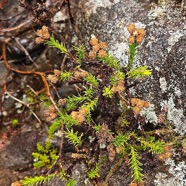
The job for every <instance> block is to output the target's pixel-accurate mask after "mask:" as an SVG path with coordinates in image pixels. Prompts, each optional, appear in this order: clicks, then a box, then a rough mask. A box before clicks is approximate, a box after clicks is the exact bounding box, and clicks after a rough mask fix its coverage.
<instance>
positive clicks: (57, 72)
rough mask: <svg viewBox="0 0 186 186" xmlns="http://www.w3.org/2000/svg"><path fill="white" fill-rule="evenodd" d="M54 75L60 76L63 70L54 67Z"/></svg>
mask: <svg viewBox="0 0 186 186" xmlns="http://www.w3.org/2000/svg"><path fill="white" fill-rule="evenodd" d="M54 75H55V76H58V77H59V76H60V75H61V71H60V70H58V69H54Z"/></svg>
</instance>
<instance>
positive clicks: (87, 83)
mask: <svg viewBox="0 0 186 186" xmlns="http://www.w3.org/2000/svg"><path fill="white" fill-rule="evenodd" d="M133 29H134V27H133V26H131V27H130V28H129V32H130V33H131V34H133V32H134V31H133ZM137 33H138V37H137V36H136V35H132V36H131V38H130V44H129V50H128V64H127V66H126V67H121V66H120V64H119V61H118V60H117V59H116V58H115V57H114V56H112V55H111V54H109V53H108V52H106V51H105V49H106V44H105V43H104V42H101V43H99V42H98V40H97V39H96V38H95V37H94V38H92V39H91V42H90V43H91V45H92V47H93V50H92V51H90V52H89V55H87V54H86V51H85V48H84V46H83V45H81V46H79V47H74V49H75V57H74V56H73V55H72V54H71V53H70V52H69V51H68V50H67V48H66V47H65V45H64V44H62V43H60V42H59V41H57V40H56V39H55V38H54V36H53V35H52V36H51V37H50V38H49V40H48V41H47V42H45V43H46V44H47V45H48V46H50V47H53V48H57V49H59V50H60V51H61V52H62V53H64V54H65V55H67V56H68V57H69V59H70V60H69V63H70V64H69V66H71V69H70V70H66V71H65V70H64V71H62V72H61V73H60V80H58V84H60V83H62V84H63V83H66V84H69V85H70V84H73V85H74V87H75V88H76V92H75V93H74V94H73V95H72V96H68V95H67V96H66V97H65V98H64V99H60V100H58V99H57V98H56V100H55V102H53V103H52V104H53V107H51V105H50V110H49V112H50V114H48V112H46V113H47V114H46V119H47V117H48V115H50V117H51V113H53V114H54V117H52V119H51V118H50V120H49V121H50V125H49V127H48V139H47V140H46V143H45V146H42V145H41V144H39V143H38V144H37V151H38V152H34V153H33V157H34V160H35V162H34V167H36V168H44V167H46V168H48V169H50V170H51V171H53V169H54V168H56V167H60V166H61V162H60V160H61V159H65V158H66V160H67V162H68V163H69V164H71V161H70V160H69V161H68V158H67V157H66V154H65V153H64V152H65V150H66V151H68V150H67V149H68V148H66V147H65V145H64V141H65V143H66V144H68V146H70V148H72V149H73V150H71V151H72V152H73V151H75V152H76V154H77V155H78V156H77V157H80V158H82V157H83V158H85V159H86V162H90V160H92V159H93V157H94V156H99V154H100V151H104V150H105V151H106V152H107V155H108V159H107V161H109V160H110V161H111V162H112V161H113V160H114V159H119V160H118V161H117V162H116V164H114V165H113V167H112V168H111V171H110V172H109V173H108V175H107V176H106V182H107V181H108V179H109V177H110V176H111V175H112V173H113V172H114V171H115V170H116V168H117V167H118V166H119V165H121V163H122V162H123V161H124V159H125V158H127V157H129V165H130V168H131V171H132V178H133V181H135V182H141V181H142V180H143V169H142V163H141V162H140V159H141V157H140V153H141V152H143V151H145V152H147V153H152V154H161V153H163V152H164V148H165V145H166V143H165V142H164V141H163V139H161V138H160V137H159V136H157V135H156V133H155V132H154V131H153V130H152V131H151V132H146V131H145V129H143V130H140V129H139V127H138V126H139V125H140V126H142V127H143V125H145V123H142V121H145V120H144V118H143V116H142V115H140V112H141V110H142V109H144V108H148V107H149V103H148V102H146V101H144V100H141V99H138V98H132V97H131V95H130V88H134V85H135V83H136V84H137V83H138V81H136V80H137V79H141V78H145V77H147V76H150V75H151V70H149V69H148V67H147V66H138V67H134V63H135V60H136V55H137V50H138V47H139V44H140V43H141V42H142V39H143V37H144V30H140V29H138V30H137ZM54 76H55V73H54ZM131 79H132V81H134V82H135V81H136V82H135V83H133V84H132V83H131ZM55 83H56V82H55ZM55 83H54V82H53V87H54V86H56V90H57V89H58V87H57V86H58V85H54V84H55ZM51 88H52V87H51ZM44 102H45V101H44ZM59 102H60V103H62V105H61V104H59ZM50 104H51V103H50ZM56 108H57V109H56ZM48 109H49V108H48ZM51 109H52V111H51ZM56 110H57V111H56ZM56 112H57V113H56ZM142 118H143V119H142ZM59 130H60V134H61V136H60V137H61V143H60V147H59V148H53V145H52V143H51V141H52V140H53V139H54V136H55V133H56V132H58V131H59ZM88 134H89V135H91V141H90V142H89V140H88V137H87V135H88ZM95 144H96V145H95ZM65 148H66V149H65ZM102 148H103V149H102ZM91 149H94V150H91ZM84 150H85V151H87V154H88V156H84V155H83V156H81V154H79V152H84ZM71 151H70V152H71ZM93 151H94V153H93ZM95 154H96V155H95ZM94 158H95V157H94ZM97 159H99V158H97ZM97 159H96V160H97ZM96 160H95V161H94V163H93V164H92V163H91V167H90V168H88V171H87V176H88V178H89V179H96V178H98V177H100V174H99V171H100V168H99V166H100V162H99V163H98V161H96ZM67 162H66V163H67ZM74 162H78V158H77V159H76V160H74ZM87 164H88V167H89V163H87ZM69 167H71V166H69ZM92 167H93V168H92ZM52 168H53V169H52ZM58 172H60V171H59V168H56V170H55V173H54V174H51V175H48V178H47V177H45V176H41V177H39V176H37V177H35V179H34V178H30V179H28V178H26V179H24V180H22V183H24V184H25V185H29V184H30V185H31V184H33V185H34V184H37V183H40V182H44V181H48V180H49V179H51V178H53V177H55V176H56V175H58V176H60V178H61V179H62V180H63V181H66V185H67V186H71V185H75V184H76V181H75V180H73V179H72V178H71V177H70V175H68V174H67V172H71V170H63V171H61V173H58Z"/></svg>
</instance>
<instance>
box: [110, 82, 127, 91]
mask: <svg viewBox="0 0 186 186" xmlns="http://www.w3.org/2000/svg"><path fill="white" fill-rule="evenodd" d="M111 90H112V92H113V93H116V92H118V93H122V92H123V91H125V86H124V81H123V80H119V81H118V83H117V84H116V85H114V86H113V87H112V88H111Z"/></svg>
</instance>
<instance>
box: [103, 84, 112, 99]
mask: <svg viewBox="0 0 186 186" xmlns="http://www.w3.org/2000/svg"><path fill="white" fill-rule="evenodd" d="M103 96H105V97H108V98H112V96H113V92H112V90H111V87H110V85H109V86H108V87H104V89H103Z"/></svg>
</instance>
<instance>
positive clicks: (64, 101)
mask: <svg viewBox="0 0 186 186" xmlns="http://www.w3.org/2000/svg"><path fill="white" fill-rule="evenodd" d="M66 104H67V100H66V99H59V100H58V105H59V106H62V107H64V106H65V105H66Z"/></svg>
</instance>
